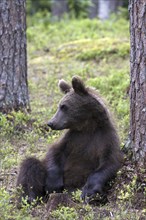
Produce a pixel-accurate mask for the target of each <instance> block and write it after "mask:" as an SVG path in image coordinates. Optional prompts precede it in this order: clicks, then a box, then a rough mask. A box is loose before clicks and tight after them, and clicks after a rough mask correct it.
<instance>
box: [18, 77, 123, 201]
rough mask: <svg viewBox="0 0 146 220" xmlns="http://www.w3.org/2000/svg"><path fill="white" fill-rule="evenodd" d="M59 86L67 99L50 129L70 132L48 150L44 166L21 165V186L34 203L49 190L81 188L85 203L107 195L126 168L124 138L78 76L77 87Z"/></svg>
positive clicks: (101, 103)
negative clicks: (121, 140)
mask: <svg viewBox="0 0 146 220" xmlns="http://www.w3.org/2000/svg"><path fill="white" fill-rule="evenodd" d="M59 87H60V89H61V91H62V92H64V93H65V96H64V97H63V99H62V100H61V101H60V103H59V108H58V110H57V112H56V114H55V115H54V116H53V118H52V119H51V120H50V121H49V123H48V125H49V126H50V127H51V128H52V129H55V130H62V129H68V130H67V131H66V132H65V134H64V136H63V137H62V138H61V139H60V140H59V141H58V142H56V143H55V144H53V145H52V147H51V148H49V150H48V153H47V155H46V158H45V159H44V160H43V161H42V162H40V161H38V160H36V159H35V160H34V159H30V160H29V161H28V162H27V160H26V161H25V162H24V163H23V164H22V166H21V168H20V173H19V176H18V181H17V185H22V187H23V189H24V192H25V195H28V197H29V200H30V201H32V199H33V198H36V197H37V196H38V197H40V196H42V197H44V190H45V194H50V193H52V192H53V191H56V192H61V191H62V190H63V189H64V188H65V189H68V190H73V189H76V188H82V198H83V199H86V197H88V196H89V197H92V196H94V195H95V194H96V193H103V189H104V186H105V184H106V183H107V182H108V181H109V180H110V179H111V178H112V177H113V176H114V175H115V174H116V172H117V171H118V169H119V168H120V166H121V161H122V155H121V152H120V147H119V138H118V135H117V133H116V130H115V127H114V125H113V123H112V121H111V118H110V116H109V112H108V110H107V109H106V107H105V106H104V104H103V102H102V101H101V99H100V98H99V96H98V95H96V94H95V92H94V91H92V90H91V89H89V88H86V87H85V85H84V83H83V82H82V80H81V79H80V78H79V77H73V79H72V88H71V86H70V85H68V84H67V83H66V82H65V81H64V80H61V81H60V82H59ZM31 160H32V161H31ZM33 160H34V163H33ZM31 163H33V165H34V167H35V166H36V170H37V173H38V176H37V175H35V172H36V171H35V172H34V169H33V168H32V167H31V166H30V164H31ZM39 163H41V165H40V166H39V168H38V167H37V166H38V164H39ZM41 169H43V171H42V170H41ZM40 173H42V177H41V178H40ZM28 174H29V176H30V179H29V177H28ZM37 178H39V181H40V183H39V184H38V179H37ZM30 185H31V186H32V187H30ZM30 188H31V189H30ZM38 188H39V190H38ZM32 195H33V196H32Z"/></svg>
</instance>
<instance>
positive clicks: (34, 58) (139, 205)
mask: <svg viewBox="0 0 146 220" xmlns="http://www.w3.org/2000/svg"><path fill="white" fill-rule="evenodd" d="M27 39H28V43H27V44H28V48H27V51H28V83H29V94H30V105H31V112H30V113H25V112H20V111H19V112H11V113H10V114H8V115H2V114H0V220H5V219H6V220H13V219H17V220H21V219H24V220H30V219H34V220H40V219H42V220H44V219H60V220H63V219H65V220H72V219H74V220H75V219H85V220H88V219H90V220H92V219H104V220H108V219H117V220H144V219H146V218H145V214H146V209H145V205H144V204H145V197H146V188H145V186H146V182H145V180H144V175H145V173H144V172H145V171H144V170H140V169H139V168H138V167H137V166H136V164H134V162H133V161H132V150H131V149H129V145H128V133H129V97H128V93H129V81H130V80H129V63H130V61H129V50H130V44H129V24H128V21H127V20H125V19H123V18H121V17H116V16H112V17H111V19H110V20H108V21H104V22H102V21H99V20H97V19H94V20H89V19H78V20H77V19H72V20H68V19H67V18H64V19H62V20H61V21H60V22H53V21H50V18H47V17H45V18H42V17H41V16H40V15H39V14H38V15H35V16H34V17H33V18H29V19H28V28H27ZM74 75H79V76H80V77H81V78H82V79H83V80H84V81H85V83H86V84H87V85H88V86H91V87H94V88H95V89H97V90H98V91H99V93H100V94H101V96H102V97H103V99H104V100H106V102H107V105H108V107H109V108H110V110H111V111H112V113H113V117H114V119H115V122H116V124H117V129H118V132H119V136H120V139H121V148H122V151H123V153H124V158H125V160H124V164H123V167H122V169H121V170H120V171H119V172H118V175H117V177H116V179H115V180H114V181H113V182H112V184H111V186H108V190H107V195H106V199H105V200H104V201H102V202H100V200H99V201H98V199H97V201H96V203H94V202H93V203H92V204H83V202H82V201H81V199H80V193H81V192H80V190H77V191H76V192H74V193H73V194H72V196H71V199H72V201H73V203H72V206H67V205H63V204H62V205H60V206H58V207H55V208H54V209H52V210H51V211H48V209H47V205H46V204H43V203H41V204H40V205H38V206H32V205H29V204H27V203H26V204H25V205H23V206H22V208H21V209H18V208H17V206H16V202H15V195H16V186H15V185H16V179H17V174H18V170H19V165H20V162H21V161H22V160H23V159H25V158H26V157H27V156H36V157H37V158H40V159H41V158H43V156H44V155H45V153H46V151H47V148H48V147H49V144H51V143H52V142H54V141H55V140H56V139H57V138H59V136H60V135H61V133H62V132H56V131H51V130H50V129H49V128H48V127H47V121H48V120H49V119H50V118H51V117H52V115H53V114H54V113H55V111H56V108H57V105H58V102H59V100H60V98H61V97H62V95H61V93H60V91H59V89H58V86H57V85H58V80H59V79H62V78H63V79H65V80H66V81H69V82H70V81H71V78H72V76H74ZM65 193H66V192H65Z"/></svg>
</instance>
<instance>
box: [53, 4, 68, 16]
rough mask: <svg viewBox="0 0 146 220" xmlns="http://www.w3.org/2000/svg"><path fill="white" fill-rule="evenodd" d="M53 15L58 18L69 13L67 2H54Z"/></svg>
mask: <svg viewBox="0 0 146 220" xmlns="http://www.w3.org/2000/svg"><path fill="white" fill-rule="evenodd" d="M51 11H52V15H53V16H56V17H58V18H61V16H62V15H63V14H64V13H67V12H68V5H67V0H61V1H60V0H54V1H53V2H52V4H51Z"/></svg>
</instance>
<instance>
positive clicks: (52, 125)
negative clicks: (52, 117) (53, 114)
mask: <svg viewBox="0 0 146 220" xmlns="http://www.w3.org/2000/svg"><path fill="white" fill-rule="evenodd" d="M48 126H49V127H50V128H51V129H54V124H53V122H52V121H49V122H48Z"/></svg>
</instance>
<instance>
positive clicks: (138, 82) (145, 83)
mask: <svg viewBox="0 0 146 220" xmlns="http://www.w3.org/2000/svg"><path fill="white" fill-rule="evenodd" d="M129 11H130V36H131V61H130V64H131V70H130V73H131V84H130V112H131V118H130V131H131V133H130V139H131V144H132V148H133V153H134V157H135V160H136V161H137V162H138V164H139V165H140V166H144V163H145V162H146V1H145V0H129Z"/></svg>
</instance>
